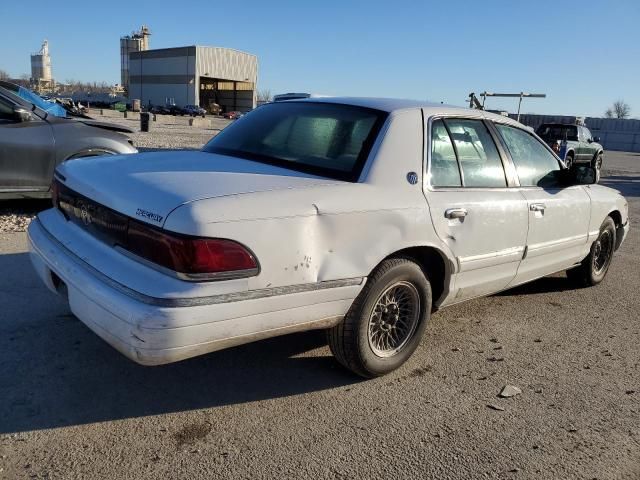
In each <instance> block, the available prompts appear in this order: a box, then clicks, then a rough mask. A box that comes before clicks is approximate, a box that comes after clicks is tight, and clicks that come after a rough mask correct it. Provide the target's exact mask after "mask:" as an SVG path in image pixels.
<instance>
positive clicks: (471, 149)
mask: <svg viewBox="0 0 640 480" xmlns="http://www.w3.org/2000/svg"><path fill="white" fill-rule="evenodd" d="M445 125H446V126H447V129H448V130H449V134H450V136H451V137H452V140H453V145H454V148H455V151H456V154H457V157H458V162H459V164H460V169H461V170H462V178H463V183H464V186H465V187H484V188H496V187H498V188H499V187H506V186H507V180H506V177H505V174H504V167H503V166H502V160H501V159H500V154H499V153H498V149H497V148H496V145H495V143H494V142H493V139H492V138H491V134H490V133H489V130H487V127H486V126H485V124H484V123H483V122H482V120H464V119H446V120H445Z"/></svg>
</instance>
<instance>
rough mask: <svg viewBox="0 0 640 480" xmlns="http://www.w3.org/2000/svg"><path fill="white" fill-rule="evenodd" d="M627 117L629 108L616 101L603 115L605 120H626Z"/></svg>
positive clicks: (622, 101)
mask: <svg viewBox="0 0 640 480" xmlns="http://www.w3.org/2000/svg"><path fill="white" fill-rule="evenodd" d="M629 115H631V107H630V106H629V104H628V103H626V102H625V101H624V100H616V101H615V102H613V105H612V106H611V107H609V108H607V111H606V112H605V113H604V116H605V117H607V118H627V117H629Z"/></svg>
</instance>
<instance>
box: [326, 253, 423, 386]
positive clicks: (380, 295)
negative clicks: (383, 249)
mask: <svg viewBox="0 0 640 480" xmlns="http://www.w3.org/2000/svg"><path fill="white" fill-rule="evenodd" d="M430 313H431V286H430V284H429V281H428V280H427V278H426V276H425V274H424V272H423V271H422V269H421V268H420V266H419V265H417V264H416V263H415V262H413V261H411V260H409V259H407V258H392V259H388V260H385V261H383V262H382V263H381V264H380V265H379V266H378V267H377V268H376V270H375V271H374V272H373V273H372V274H371V275H370V276H369V279H368V280H367V283H366V285H365V287H364V288H363V290H362V292H360V294H359V295H358V298H356V300H355V301H354V303H353V305H352V306H351V308H350V310H349V312H348V313H347V315H346V316H345V318H344V320H343V321H342V322H341V323H340V324H339V325H336V326H335V327H333V328H331V329H329V330H328V331H327V337H328V341H329V347H330V348H331V352H332V353H333V354H334V356H335V357H336V359H337V360H338V362H340V363H341V364H342V365H344V366H345V367H347V368H348V369H349V370H351V371H353V372H354V373H356V374H358V375H360V376H363V377H367V378H372V377H378V376H381V375H385V374H386V373H389V372H391V371H393V370H395V369H396V368H398V367H399V366H401V365H402V364H403V363H404V362H405V361H407V359H408V358H409V357H410V356H411V354H412V353H413V352H414V351H415V349H416V348H417V347H418V345H419V344H420V339H421V337H422V334H423V333H424V329H425V328H426V324H427V321H428V320H429V315H430Z"/></svg>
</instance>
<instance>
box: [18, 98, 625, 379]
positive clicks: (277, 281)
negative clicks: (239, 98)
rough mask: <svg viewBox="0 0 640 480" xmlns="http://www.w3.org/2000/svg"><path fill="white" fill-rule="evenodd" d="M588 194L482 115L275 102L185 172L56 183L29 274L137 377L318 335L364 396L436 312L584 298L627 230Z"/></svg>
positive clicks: (406, 105)
mask: <svg viewBox="0 0 640 480" xmlns="http://www.w3.org/2000/svg"><path fill="white" fill-rule="evenodd" d="M594 178H595V175H594V171H593V170H592V169H591V168H590V167H588V166H579V167H574V168H573V169H572V170H567V169H565V167H564V166H563V164H562V162H561V161H560V160H559V159H558V157H557V156H556V155H555V154H554V153H553V151H552V150H550V149H549V148H548V147H547V146H546V145H545V143H544V142H543V141H541V140H540V139H539V138H538V137H537V136H536V135H535V134H534V133H532V132H531V131H530V130H529V129H527V128H525V127H524V126H523V125H521V124H519V123H517V122H515V121H513V120H510V119H509V118H505V117H503V116H498V115H493V114H490V113H486V112H483V111H476V110H467V109H462V108H454V107H446V106H442V105H434V104H429V103H424V102H414V101H405V100H388V99H359V98H320V99H308V100H296V101H289V102H279V103H272V104H267V105H264V106H262V107H260V108H258V109H256V110H254V111H253V112H251V113H250V114H248V115H246V116H245V117H243V118H242V119H241V120H239V121H237V122H236V123H234V124H233V125H230V126H229V127H227V128H226V129H225V130H224V131H222V132H221V133H220V134H219V135H218V136H216V137H215V138H213V139H212V140H211V141H210V142H209V143H208V144H207V145H206V146H205V147H204V148H203V149H202V151H199V152H175V151H174V152H153V153H142V154H139V155H133V156H114V157H98V158H95V159H92V160H87V161H84V162H67V163H64V164H63V165H61V166H59V167H58V169H57V171H56V174H55V182H54V189H53V190H54V208H52V209H50V210H47V211H45V212H43V213H40V214H39V215H38V218H37V220H35V221H34V222H32V223H31V225H30V227H29V240H30V247H31V253H32V255H31V258H32V261H33V265H34V267H35V269H36V270H37V272H38V274H39V275H40V277H41V278H42V280H43V281H44V283H45V284H46V285H47V286H48V287H49V288H50V289H51V290H52V291H54V292H58V293H61V294H63V295H66V296H67V297H68V301H69V304H70V308H71V310H72V312H73V313H74V314H75V315H76V316H77V317H78V318H80V320H82V321H83V322H84V323H86V324H87V325H88V326H89V328H91V329H92V330H93V331H94V332H95V333H97V334H98V335H99V336H100V337H102V338H103V339H104V340H106V341H107V342H109V343H110V344H111V345H113V346H114V347H115V348H116V349H118V350H119V351H120V352H122V353H123V354H124V355H126V356H127V357H129V358H130V359H132V360H134V361H135V362H138V363H141V364H144V365H158V364H164V363H169V362H174V361H177V360H181V359H185V358H188V357H193V356H195V355H200V354H204V353H207V352H212V351H215V350H220V349H222V348H226V347H229V346H232V345H238V344H242V343H246V342H250V341H254V340H257V339H261V338H266V337H271V336H275V335H281V334H284V333H288V332H293V331H300V330H309V329H318V328H322V329H327V332H328V341H329V345H330V347H331V350H332V352H333V353H334V355H335V356H336V357H337V359H338V361H339V362H340V363H342V364H343V365H344V366H346V367H347V368H349V369H351V370H352V371H354V372H356V373H357V374H359V375H362V376H365V377H374V376H378V375H383V374H385V373H387V372H390V371H391V370H393V369H395V368H397V367H398V366H400V365H401V364H402V363H403V362H405V361H406V360H407V359H408V358H409V356H410V355H411V354H412V353H413V351H414V350H415V349H416V347H417V346H418V344H419V343H420V340H421V337H422V334H423V332H424V330H425V327H426V325H427V322H428V320H429V317H430V315H431V313H432V311H435V310H436V309H438V308H442V307H445V306H447V305H451V304H454V303H458V302H461V301H464V300H468V299H471V298H474V297H478V296H482V295H489V294H492V293H495V292H498V291H501V290H504V289H507V288H511V287H513V286H515V285H519V284H522V283H525V282H529V281H531V280H534V279H536V278H539V277H542V276H544V275H549V274H552V273H554V272H558V271H561V270H567V273H568V275H569V277H570V278H571V279H573V280H575V281H577V282H580V283H583V284H588V285H595V284H597V283H599V282H600V281H601V280H602V279H603V278H604V276H605V275H606V273H607V270H608V268H609V265H610V262H611V258H612V255H613V252H614V250H616V249H617V248H618V247H619V246H620V244H621V243H622V241H623V239H624V237H625V235H626V233H627V232H628V229H629V224H628V219H627V202H626V201H625V199H624V198H623V197H622V196H621V195H619V194H618V192H616V191H614V190H611V189H609V188H606V187H603V186H599V185H595V184H593V183H594Z"/></svg>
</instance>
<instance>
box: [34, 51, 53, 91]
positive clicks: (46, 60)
mask: <svg viewBox="0 0 640 480" xmlns="http://www.w3.org/2000/svg"><path fill="white" fill-rule="evenodd" d="M31 79H32V81H33V82H34V83H36V84H41V83H49V82H51V80H52V77H51V57H49V42H47V41H46V40H45V41H44V42H42V47H41V48H40V51H39V52H38V53H34V54H33V55H31Z"/></svg>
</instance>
